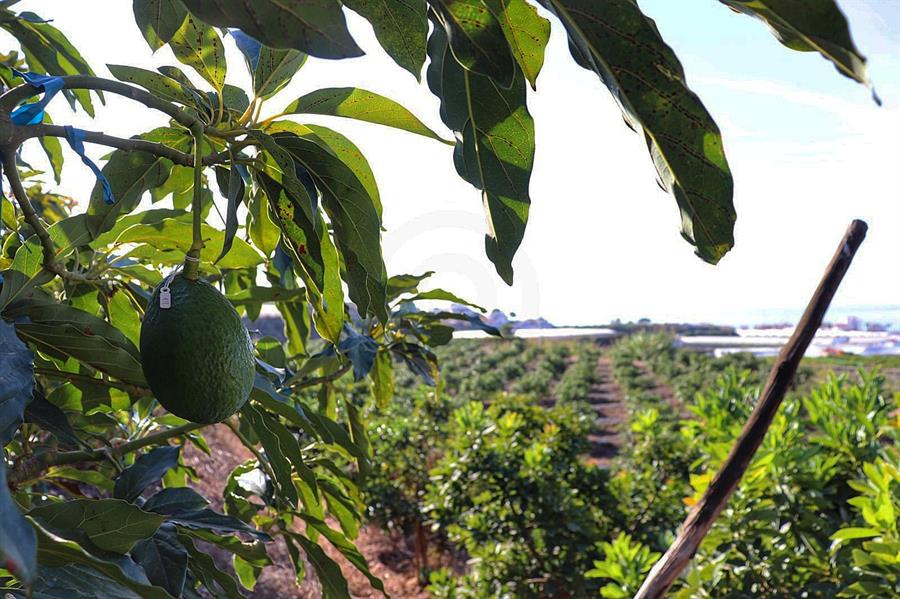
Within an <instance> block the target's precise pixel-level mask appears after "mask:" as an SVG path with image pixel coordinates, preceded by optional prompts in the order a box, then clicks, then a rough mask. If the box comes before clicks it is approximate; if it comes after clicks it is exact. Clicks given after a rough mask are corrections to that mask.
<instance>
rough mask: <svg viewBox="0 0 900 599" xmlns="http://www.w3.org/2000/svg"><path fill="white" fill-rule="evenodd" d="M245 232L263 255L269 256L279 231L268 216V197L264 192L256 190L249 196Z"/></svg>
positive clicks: (275, 244)
mask: <svg viewBox="0 0 900 599" xmlns="http://www.w3.org/2000/svg"><path fill="white" fill-rule="evenodd" d="M247 232H248V233H249V234H250V240H251V241H252V242H253V245H255V246H256V247H257V248H259V250H260V251H261V252H262V253H263V256H265V257H266V258H271V256H272V252H274V251H275V247H276V246H277V245H278V238H279V237H280V236H281V232H280V231H279V230H278V225H276V224H275V223H274V222H272V219H271V217H270V216H269V199H268V198H267V197H266V194H264V193H261V192H256V193H254V194H253V195H252V196H251V197H250V202H249V204H248V206H247Z"/></svg>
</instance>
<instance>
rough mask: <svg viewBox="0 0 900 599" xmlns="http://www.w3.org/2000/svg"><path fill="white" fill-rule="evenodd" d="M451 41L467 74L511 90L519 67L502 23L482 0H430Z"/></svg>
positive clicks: (455, 54) (454, 52)
mask: <svg viewBox="0 0 900 599" xmlns="http://www.w3.org/2000/svg"><path fill="white" fill-rule="evenodd" d="M429 1H430V4H431V6H432V8H434V10H435V13H436V14H437V15H438V18H439V19H440V24H441V26H443V29H444V31H445V32H446V37H447V38H448V39H449V40H450V48H451V50H452V52H453V56H454V57H455V58H456V62H457V63H458V64H460V65H462V66H463V67H464V68H465V69H466V70H467V71H471V72H473V73H478V74H479V75H484V76H485V77H489V78H490V79H492V80H493V81H495V82H496V83H497V84H499V85H500V86H501V87H509V86H510V85H512V83H513V79H514V78H515V76H516V67H515V63H514V62H513V59H512V55H511V54H510V50H509V44H508V42H507V41H506V37H505V36H504V32H503V29H502V28H501V27H500V23H499V22H498V21H497V19H496V18H494V15H492V14H491V11H490V10H488V7H487V6H486V5H485V3H484V2H482V1H481V0H429Z"/></svg>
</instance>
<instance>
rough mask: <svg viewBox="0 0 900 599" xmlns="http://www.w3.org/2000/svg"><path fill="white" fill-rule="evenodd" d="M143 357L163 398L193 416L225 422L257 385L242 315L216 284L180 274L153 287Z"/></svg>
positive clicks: (177, 411)
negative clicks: (254, 380) (254, 385)
mask: <svg viewBox="0 0 900 599" xmlns="http://www.w3.org/2000/svg"><path fill="white" fill-rule="evenodd" d="M141 360H142V362H143V366H144V376H145V377H146V379H147V382H148V383H149V384H150V389H151V390H152V391H153V394H154V395H155V396H156V398H157V399H158V400H159V403H161V404H162V405H163V407H165V408H166V409H167V410H168V411H170V412H172V413H173V414H175V415H176V416H180V417H181V418H184V419H186V420H190V421H191V422H197V423H204V424H206V423H214V422H221V421H222V420H224V419H226V418H228V417H229V416H231V415H232V414H234V413H235V412H236V411H237V410H239V409H240V408H241V406H243V405H244V403H245V402H246V401H247V398H248V397H249V396H250V390H251V389H252V388H253V378H254V371H255V365H254V358H253V346H252V344H251V342H250V335H249V334H248V333H247V329H246V328H245V327H244V325H243V323H242V322H241V317H240V316H239V315H238V313H237V311H236V310H235V309H234V307H233V306H232V305H231V304H230V303H229V302H228V300H227V299H225V296H223V295H222V294H221V293H219V291H218V290H217V289H216V288H215V287H213V286H212V285H210V284H209V283H207V282H206V281H202V280H191V279H188V278H185V277H184V276H183V275H180V274H179V275H177V276H175V277H174V278H173V277H169V278H167V279H166V280H164V281H163V282H162V283H160V284H159V285H158V286H157V288H156V289H155V290H154V291H153V297H152V298H151V300H150V303H149V305H148V306H147V312H146V314H145V315H144V322H143V324H142V325H141Z"/></svg>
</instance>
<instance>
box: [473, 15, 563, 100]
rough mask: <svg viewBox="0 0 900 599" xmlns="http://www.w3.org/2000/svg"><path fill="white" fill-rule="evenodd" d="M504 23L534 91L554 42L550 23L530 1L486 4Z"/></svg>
mask: <svg viewBox="0 0 900 599" xmlns="http://www.w3.org/2000/svg"><path fill="white" fill-rule="evenodd" d="M483 1H484V4H485V5H486V6H487V7H488V10H490V11H491V14H493V15H494V17H495V18H496V19H497V22H498V23H500V28H501V29H502V30H503V35H505V36H506V41H507V42H508V43H509V49H510V51H511V52H512V55H513V58H515V60H516V62H517V63H518V64H519V68H520V69H522V73H524V74H525V78H526V79H528V82H529V83H530V84H531V88H532V89H537V85H536V82H537V76H538V74H539V73H540V72H541V67H543V66H544V48H546V47H547V42H548V41H549V40H550V21H548V20H547V19H545V18H544V17H542V16H540V15H539V14H538V13H537V10H535V8H534V6H532V5H531V4H529V3H528V2H526V0H483Z"/></svg>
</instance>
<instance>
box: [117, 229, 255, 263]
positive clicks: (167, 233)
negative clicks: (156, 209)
mask: <svg viewBox="0 0 900 599" xmlns="http://www.w3.org/2000/svg"><path fill="white" fill-rule="evenodd" d="M201 232H202V233H203V240H204V243H205V244H206V245H205V246H204V248H203V249H202V250H201V251H200V260H201V261H202V262H212V261H213V260H215V258H216V255H217V254H218V253H219V251H220V248H222V247H223V246H224V244H225V233H224V232H223V231H220V230H218V229H215V228H213V227H211V226H210V225H207V224H203V225H202V226H201ZM192 241H193V227H192V225H191V223H189V222H185V221H183V220H180V219H175V218H167V219H163V220H162V221H160V222H158V223H153V224H136V225H132V226H131V227H128V228H127V229H125V230H124V231H123V232H122V233H121V234H120V235H119V236H118V238H117V242H118V244H125V243H144V244H147V245H149V246H151V247H153V248H155V249H157V250H160V251H163V252H182V256H181V257H182V258H183V257H184V256H183V253H184V252H187V251H188V250H189V249H190V247H191V243H192ZM130 255H132V256H137V255H139V254H138V253H136V252H131V254H130ZM147 257H148V258H150V259H151V261H152V258H153V256H152V255H151V256H147ZM160 257H161V256H160ZM262 261H263V257H262V256H260V255H259V253H258V252H257V251H256V250H254V249H253V247H252V246H251V245H250V244H248V243H247V242H246V241H244V240H243V239H241V238H239V237H236V238H234V240H233V241H232V246H231V249H230V251H229V252H228V254H227V255H226V256H225V257H223V258H222V259H221V260H220V261H219V262H218V264H217V266H218V267H220V268H247V267H250V266H256V265H257V264H260V263H261V262H262Z"/></svg>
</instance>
